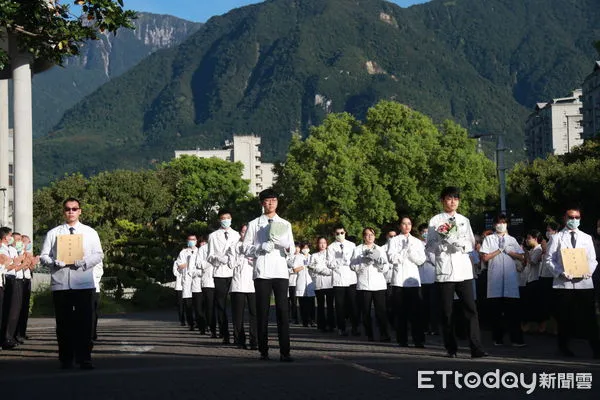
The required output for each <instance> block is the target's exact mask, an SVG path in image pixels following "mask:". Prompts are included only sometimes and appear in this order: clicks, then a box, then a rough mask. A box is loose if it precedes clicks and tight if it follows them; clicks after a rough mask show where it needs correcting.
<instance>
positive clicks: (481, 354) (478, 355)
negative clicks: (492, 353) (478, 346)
mask: <svg viewBox="0 0 600 400" xmlns="http://www.w3.org/2000/svg"><path fill="white" fill-rule="evenodd" d="M488 355H489V354H488V353H486V352H485V351H483V350H475V351H472V352H471V358H483V357H487V356H488Z"/></svg>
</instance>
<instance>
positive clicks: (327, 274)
mask: <svg viewBox="0 0 600 400" xmlns="http://www.w3.org/2000/svg"><path fill="white" fill-rule="evenodd" d="M309 265H310V271H311V273H312V278H313V281H314V282H315V290H321V289H331V288H333V273H332V271H331V270H330V269H329V268H328V267H327V250H323V251H320V252H318V253H313V254H311V255H310V263H309Z"/></svg>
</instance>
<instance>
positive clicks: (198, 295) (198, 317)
mask: <svg viewBox="0 0 600 400" xmlns="http://www.w3.org/2000/svg"><path fill="white" fill-rule="evenodd" d="M203 300H204V296H203V295H202V292H193V293H192V310H193V312H194V320H195V321H196V326H197V327H198V329H199V330H200V332H201V333H205V332H206V317H205V315H204V304H203V303H204V301H203Z"/></svg>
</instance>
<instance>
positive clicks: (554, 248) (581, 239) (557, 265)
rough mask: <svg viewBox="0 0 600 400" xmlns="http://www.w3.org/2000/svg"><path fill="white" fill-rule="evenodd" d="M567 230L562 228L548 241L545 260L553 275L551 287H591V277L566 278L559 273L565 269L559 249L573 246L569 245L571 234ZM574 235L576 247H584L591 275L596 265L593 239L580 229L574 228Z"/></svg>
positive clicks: (592, 285) (592, 286) (592, 284)
mask: <svg viewBox="0 0 600 400" xmlns="http://www.w3.org/2000/svg"><path fill="white" fill-rule="evenodd" d="M569 232H570V231H569V229H567V228H564V229H563V230H562V231H560V232H558V233H557V234H556V235H554V236H553V237H552V239H550V243H548V254H547V255H546V260H547V262H548V265H549V267H550V268H551V271H552V274H553V275H554V282H553V284H552V287H554V288H555V289H593V288H594V283H593V282H592V278H591V277H590V278H588V279H582V278H575V279H569V280H567V279H566V278H565V277H564V276H562V275H561V274H562V273H563V272H564V271H565V268H564V266H563V261H562V256H561V253H560V251H561V249H572V248H573V246H572V245H571V234H570V233H569ZM575 235H576V236H575V237H576V239H577V243H576V248H578V249H579V248H581V249H585V252H586V254H587V260H588V264H589V270H590V276H591V275H592V274H593V273H594V271H595V270H596V266H597V265H598V261H597V260H596V249H595V248H594V241H593V240H592V237H591V236H590V235H588V234H587V233H584V232H582V231H580V230H579V229H576V230H575Z"/></svg>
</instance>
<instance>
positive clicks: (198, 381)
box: [0, 312, 600, 400]
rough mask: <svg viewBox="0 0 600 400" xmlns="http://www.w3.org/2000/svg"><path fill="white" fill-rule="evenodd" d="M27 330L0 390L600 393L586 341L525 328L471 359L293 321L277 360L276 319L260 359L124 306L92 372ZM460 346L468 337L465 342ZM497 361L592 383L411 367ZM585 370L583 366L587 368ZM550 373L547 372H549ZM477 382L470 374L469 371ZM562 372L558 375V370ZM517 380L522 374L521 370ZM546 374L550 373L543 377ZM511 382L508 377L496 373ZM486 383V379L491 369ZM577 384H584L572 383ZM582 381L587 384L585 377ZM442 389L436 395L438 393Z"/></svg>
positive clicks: (248, 398) (72, 393) (91, 396)
mask: <svg viewBox="0 0 600 400" xmlns="http://www.w3.org/2000/svg"><path fill="white" fill-rule="evenodd" d="M30 326H31V329H30V331H29V334H30V336H31V338H30V340H28V341H27V343H26V344H25V345H23V346H21V347H20V348H19V350H16V351H0V388H1V389H0V393H2V399H38V398H46V399H48V398H50V399H54V398H60V399H85V400H95V399H102V400H111V399H115V400H116V399H128V400H130V399H144V400H147V399H163V400H168V399H177V400H183V399H212V398H219V399H221V398H227V399H230V398H232V399H233V398H239V399H245V400H252V399H271V398H273V399H283V398H285V399H286V400H295V399H302V400H307V399H322V398H327V399H342V398H343V399H359V398H360V399H363V398H376V399H378V400H379V399H399V398H402V397H404V398H415V397H417V396H419V398H421V399H440V398H459V397H460V398H478V399H481V398H484V397H485V398H486V399H487V398H489V399H501V398H502V399H503V398H506V397H508V396H518V397H530V398H540V399H554V398H568V399H569V400H574V399H592V398H598V395H599V394H600V362H599V361H598V360H592V359H591V358H590V357H589V355H590V351H589V348H588V346H587V344H586V343H585V342H583V341H576V342H575V343H574V344H573V350H574V351H575V352H576V353H577V354H579V355H581V356H580V357H578V358H574V359H564V358H560V357H557V356H556V353H555V347H554V340H553V339H552V338H550V337H544V336H528V337H527V338H526V339H527V341H528V343H529V346H528V347H526V348H523V349H515V348H511V347H502V348H500V347H492V346H491V344H490V339H489V333H484V339H486V340H485V344H487V345H488V346H487V349H488V350H489V352H490V353H492V356H491V357H489V358H485V359H479V360H471V359H470V358H469V357H468V349H467V348H466V347H463V348H461V352H462V354H461V355H460V357H459V358H457V359H453V360H451V359H447V358H445V357H443V354H444V351H443V348H442V346H441V339H440V338H439V337H428V340H429V342H428V343H427V348H426V349H414V348H399V347H397V346H395V345H393V344H389V343H386V344H383V343H370V342H367V341H366V340H365V339H364V338H358V339H357V338H340V337H338V336H336V335H334V334H322V333H319V332H318V331H316V330H315V329H311V328H302V327H298V326H294V327H293V328H292V355H293V356H294V358H295V359H296V362H294V363H289V364H287V363H280V362H279V361H278V357H277V352H278V349H277V347H276V346H277V342H276V332H275V327H274V326H273V327H272V332H271V333H272V335H271V338H272V341H271V346H272V349H271V354H272V356H273V357H272V358H273V359H274V361H259V360H258V353H257V352H255V351H249V350H238V349H236V348H233V347H232V346H224V345H222V344H221V343H220V342H219V341H218V340H217V339H210V338H209V337H207V336H201V335H200V334H199V333H198V332H197V331H196V332H190V331H188V330H187V329H186V328H183V327H181V326H179V324H178V323H176V322H175V319H174V312H173V313H166V312H159V313H146V314H131V315H125V316H120V317H117V318H105V319H101V321H100V326H99V335H100V340H99V341H98V342H97V344H96V346H95V348H94V355H93V356H94V362H95V364H96V367H97V369H96V370H94V371H80V370H70V371H62V370H59V369H58V361H57V353H56V349H57V345H56V340H55V335H54V321H53V320H51V319H33V320H32V321H31V325H30ZM463 346H466V343H463ZM497 370H499V372H498V376H499V377H502V375H503V374H505V373H509V372H512V373H517V374H521V373H523V374H524V375H523V376H524V379H525V383H526V384H530V383H531V381H532V374H534V373H535V374H536V377H537V382H538V385H539V383H540V381H541V374H543V373H546V374H556V375H554V377H555V378H556V380H555V381H554V385H555V387H557V385H558V377H559V376H558V374H562V373H566V374H573V375H572V376H570V375H565V376H564V378H565V379H561V382H562V384H563V385H566V384H569V383H570V382H571V380H569V379H571V378H572V379H573V383H574V386H576V384H575V382H574V380H575V379H582V380H583V381H585V380H587V379H590V377H591V379H592V382H591V389H582V388H581V389H577V388H574V389H546V388H540V387H539V386H538V387H536V388H535V390H534V391H533V392H532V394H531V395H530V396H527V394H526V391H527V390H528V389H526V388H524V387H522V386H521V387H519V388H518V389H516V388H515V389H502V388H501V389H494V388H486V387H484V386H483V385H480V387H479V388H474V389H469V388H466V387H464V380H460V379H459V384H461V385H462V386H463V388H462V389H459V388H457V387H456V386H455V375H452V376H449V377H448V378H447V379H448V381H447V388H446V389H443V388H442V375H439V374H437V375H431V376H430V377H431V378H432V380H431V381H429V382H423V383H429V384H433V385H434V386H435V387H434V388H431V389H426V388H418V371H421V373H422V374H423V377H426V374H427V373H426V372H423V371H438V372H439V371H457V372H459V373H463V374H466V373H469V372H473V373H477V374H478V375H477V376H479V377H480V378H481V377H483V376H484V375H485V374H487V373H492V372H495V371H497ZM586 374H587V375H586ZM550 376H551V375H547V377H550ZM470 377H471V379H472V380H471V382H473V384H475V383H476V382H477V380H476V379H477V377H476V376H475V375H474V374H471V376H470ZM561 378H562V377H561ZM519 379H520V378H519ZM549 379H551V378H549ZM504 380H505V382H507V383H511V376H509V375H506V376H504ZM486 382H488V385H490V384H493V383H494V378H493V377H491V376H490V377H489V380H487V381H486ZM579 385H580V387H585V386H586V384H585V383H581V382H580V383H579ZM588 386H589V385H588ZM440 396H441V397H440Z"/></svg>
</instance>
